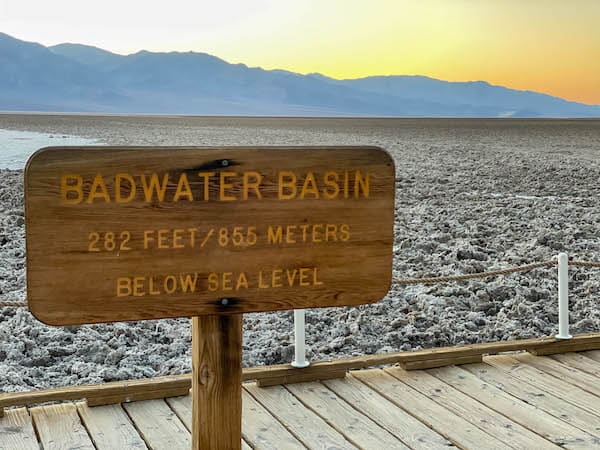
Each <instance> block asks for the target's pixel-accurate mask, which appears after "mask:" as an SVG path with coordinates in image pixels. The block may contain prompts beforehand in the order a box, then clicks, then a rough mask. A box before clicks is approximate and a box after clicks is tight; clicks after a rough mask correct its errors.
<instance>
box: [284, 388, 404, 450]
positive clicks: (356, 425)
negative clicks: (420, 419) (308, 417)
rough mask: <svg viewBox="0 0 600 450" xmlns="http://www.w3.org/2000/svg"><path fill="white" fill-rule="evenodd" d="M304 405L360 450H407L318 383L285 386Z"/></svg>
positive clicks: (390, 435)
mask: <svg viewBox="0 0 600 450" xmlns="http://www.w3.org/2000/svg"><path fill="white" fill-rule="evenodd" d="M286 387H287V389H288V390H289V391H290V392H291V393H292V394H294V395H295V396H296V398H297V399H298V400H300V401H301V402H302V403H303V404H304V405H306V406H307V407H308V408H310V409H311V410H312V411H314V412H316V413H317V414H318V415H319V416H321V417H322V418H323V419H325V421H327V422H328V423H329V424H331V425H332V426H333V427H334V428H335V429H336V430H338V431H339V432H340V433H342V434H343V435H345V436H346V438H347V439H348V440H349V441H351V442H352V443H353V444H355V445H357V446H358V447H360V448H397V449H407V448H408V447H407V446H406V445H404V444H403V443H402V441H400V440H399V439H398V438H397V437H395V436H394V435H392V434H391V433H389V432H388V431H386V430H385V429H384V428H382V427H380V426H379V425H378V424H377V423H376V422H374V421H373V420H371V419H370V418H369V417H367V416H365V415H363V414H362V413H360V412H359V411H357V410H356V409H354V408H352V406H351V405H350V404H349V403H347V402H346V401H345V400H344V399H342V398H341V397H339V396H338V395H337V394H336V393H335V392H333V391H332V390H330V389H328V388H327V387H326V386H324V385H323V384H321V383H298V384H290V385H289V386H286Z"/></svg>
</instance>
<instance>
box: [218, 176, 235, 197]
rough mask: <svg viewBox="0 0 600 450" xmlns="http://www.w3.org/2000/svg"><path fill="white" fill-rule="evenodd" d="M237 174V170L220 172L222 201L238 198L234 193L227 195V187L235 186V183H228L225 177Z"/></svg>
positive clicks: (220, 195)
mask: <svg viewBox="0 0 600 450" xmlns="http://www.w3.org/2000/svg"><path fill="white" fill-rule="evenodd" d="M236 175H237V173H235V172H221V173H220V174H219V176H220V178H219V200H221V201H222V202H230V201H233V200H237V199H236V198H235V196H234V195H225V189H231V188H233V183H227V182H226V180H225V179H226V178H230V177H235V176H236Z"/></svg>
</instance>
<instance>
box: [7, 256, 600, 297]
mask: <svg viewBox="0 0 600 450" xmlns="http://www.w3.org/2000/svg"><path fill="white" fill-rule="evenodd" d="M557 264H558V262H557V260H556V259H552V260H548V261H543V262H537V263H531V264H525V265H522V266H516V267H508V268H506V269H498V270H490V271H487V272H477V273H467V274H463V275H448V276H441V277H421V278H394V279H393V280H392V282H393V283H394V284H396V285H399V286H414V285H419V284H421V285H427V284H438V283H450V282H453V281H468V280H474V279H481V278H491V277H497V276H499V275H509V274H511V273H517V272H529V271H531V270H534V269H539V268H542V267H552V266H556V265H557ZM569 266H574V267H596V268H600V262H599V261H569ZM26 306H27V302H22V301H10V300H5V301H0V308H1V307H14V308H22V307H26Z"/></svg>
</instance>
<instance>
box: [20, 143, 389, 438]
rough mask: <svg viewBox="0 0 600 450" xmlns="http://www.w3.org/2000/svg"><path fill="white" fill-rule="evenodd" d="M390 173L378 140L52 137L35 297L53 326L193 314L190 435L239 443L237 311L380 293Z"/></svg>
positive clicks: (32, 236) (41, 195)
mask: <svg viewBox="0 0 600 450" xmlns="http://www.w3.org/2000/svg"><path fill="white" fill-rule="evenodd" d="M394 180H395V169H394V163H393V160H392V159H391V157H390V156H389V155H388V154H387V153H386V152H385V151H383V150H381V149H379V148H376V147H331V148H330V147H281V148H279V147H254V148H244V147H219V148H199V147H185V148H184V147H177V148H167V147H158V148H157V147H55V148H47V149H42V150H40V151H38V152H37V153H35V154H34V155H33V156H32V158H31V159H30V160H29V162H28V164H27V169H26V175H25V198H26V205H25V209H26V226H27V229H26V231H27V234H26V241H27V291H28V301H29V307H30V309H31V312H32V313H33V314H34V315H35V316H36V317H37V318H38V319H39V320H41V321H43V322H45V323H47V324H51V325H76V324H86V323H98V322H114V321H124V320H144V319H159V318H168V317H192V318H193V319H192V355H193V358H192V359H193V360H192V367H193V377H192V393H193V433H192V434H193V447H194V448H233V447H239V446H240V442H241V440H240V439H241V351H242V314H243V313H247V312H256V311H276V310H284V309H299V308H311V307H325V306H350V305H359V304H365V303H372V302H375V301H377V300H379V299H381V298H382V297H383V296H384V295H385V294H386V293H387V290H388V288H389V285H390V281H391V266H392V243H393V221H394V192H395V181H394Z"/></svg>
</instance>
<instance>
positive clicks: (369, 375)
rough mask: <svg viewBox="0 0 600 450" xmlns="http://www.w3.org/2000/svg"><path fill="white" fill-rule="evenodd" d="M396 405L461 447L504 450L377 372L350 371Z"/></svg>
mask: <svg viewBox="0 0 600 450" xmlns="http://www.w3.org/2000/svg"><path fill="white" fill-rule="evenodd" d="M350 376H352V377H355V378H357V379H358V380H360V381H362V382H364V383H365V384H367V385H368V386H369V387H371V388H372V389H374V390H376V391H377V392H379V393H380V394H381V395H382V396H384V397H385V398H387V399H388V400H390V401H391V402H392V403H394V404H395V405H396V406H398V407H400V408H402V409H404V410H405V411H406V412H408V413H409V414H411V415H412V416H414V417H416V418H417V419H419V420H420V421H421V422H423V423H424V424H425V425H427V426H428V427H430V428H432V429H433V430H435V431H436V432H438V433H440V434H441V435H442V436H444V437H445V438H446V439H448V440H449V441H451V442H452V443H453V444H455V445H457V446H458V447H461V448H473V449H476V448H481V446H482V443H485V447H486V448H487V449H506V444H504V443H503V442H502V441H500V440H498V439H497V438H495V437H493V436H491V435H490V434H488V433H486V432H485V431H483V430H481V429H480V428H478V427H476V426H475V425H473V424H472V423H470V422H468V421H467V420H465V419H464V418H462V417H460V416H458V415H456V414H454V413H453V412H451V411H449V410H448V409H446V408H444V407H443V406H441V405H440V404H439V403H436V402H434V401H433V400H431V399H430V398H428V397H427V396H425V395H423V394H421V393H420V392H418V391H416V390H414V389H413V388H411V387H410V386H408V385H406V384H404V383H402V382H401V381H400V380H398V379H397V378H395V377H393V376H391V375H390V374H388V373H386V372H384V371H383V370H380V369H370V370H361V371H355V372H351V375H350Z"/></svg>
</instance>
